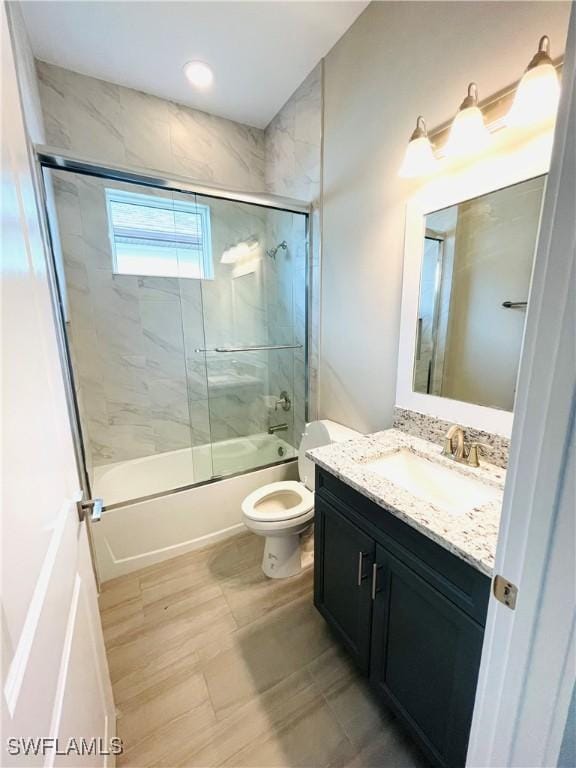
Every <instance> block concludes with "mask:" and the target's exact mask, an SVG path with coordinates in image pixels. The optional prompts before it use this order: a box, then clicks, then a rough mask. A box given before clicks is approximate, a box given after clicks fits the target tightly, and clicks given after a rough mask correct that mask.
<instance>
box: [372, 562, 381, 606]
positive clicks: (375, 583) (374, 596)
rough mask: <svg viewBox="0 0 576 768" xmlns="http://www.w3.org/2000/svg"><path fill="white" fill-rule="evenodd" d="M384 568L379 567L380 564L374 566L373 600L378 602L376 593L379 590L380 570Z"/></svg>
mask: <svg viewBox="0 0 576 768" xmlns="http://www.w3.org/2000/svg"><path fill="white" fill-rule="evenodd" d="M381 567H382V566H381V565H378V563H373V564H372V600H376V592H377V591H378V590H377V582H378V571H379V570H380V568H381Z"/></svg>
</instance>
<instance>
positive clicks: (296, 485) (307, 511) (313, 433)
mask: <svg viewBox="0 0 576 768" xmlns="http://www.w3.org/2000/svg"><path fill="white" fill-rule="evenodd" d="M356 437H360V433H359V432H356V431H355V430H353V429H349V428H348V427H344V426H342V424H337V423H336V422H334V421H328V420H326V419H324V420H322V421H311V422H310V423H309V424H307V425H306V429H305V430H304V433H303V435H302V440H301V441H300V447H299V449H298V474H299V476H300V481H299V482H298V481H296V480H284V481H280V482H277V483H268V484H267V485H263V486H262V487H261V488H258V489H257V490H255V491H253V492H252V493H251V494H249V495H248V496H247V497H246V498H245V499H244V501H243V502H242V517H243V521H244V525H245V526H246V527H247V528H248V529H249V530H251V531H252V532H253V533H255V534H257V535H258V536H264V537H265V539H266V541H265V543H264V557H263V559H262V570H263V571H264V573H265V574H266V576H269V577H270V578H271V579H284V578H286V577H288V576H294V575H295V574H297V573H299V572H300V569H301V563H300V534H301V533H304V531H306V530H307V528H309V526H310V525H312V523H313V521H314V482H315V465H314V462H313V461H311V460H310V459H307V458H306V451H310V450H312V449H313V448H320V447H322V446H324V445H330V443H339V442H343V441H344V440H352V439H353V438H356Z"/></svg>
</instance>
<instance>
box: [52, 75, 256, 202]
mask: <svg viewBox="0 0 576 768" xmlns="http://www.w3.org/2000/svg"><path fill="white" fill-rule="evenodd" d="M37 73H38V81H39V86H40V98H41V101H42V110H43V113H44V123H45V127H46V141H47V143H48V144H50V145H52V146H55V147H60V148H62V149H68V150H71V151H73V152H77V153H78V154H80V155H83V156H85V157H89V158H91V159H94V160H97V161H99V162H102V163H110V164H122V165H129V166H130V165H131V166H139V167H141V168H149V169H153V170H155V171H161V172H163V173H165V174H166V175H170V174H172V175H174V174H177V175H180V176H188V177H190V178H192V179H194V180H196V181H201V182H205V183H210V184H222V185H223V186H226V187H232V188H237V189H239V190H245V191H251V192H262V191H264V188H265V187H264V131H262V130H261V129H259V128H252V127H250V126H248V125H242V124H240V123H236V122H233V121H231V120H225V119H223V118H220V117H216V116H214V115H209V114H207V113H206V112H200V111H198V110H195V109H191V108H190V107H186V106H184V105H182V104H176V103H174V102H171V101H167V100H165V99H160V98H157V97H155V96H150V95H149V94H145V93H142V92H141V91H135V90H133V89H131V88H125V87H123V86H120V85H115V84H113V83H109V82H106V81H105V80H98V79H96V78H94V77H88V76H86V75H80V74H78V73H76V72H71V71H70V70H67V69H63V68H62V67H57V66H54V65H53V64H47V63H46V62H43V61H38V62H37Z"/></svg>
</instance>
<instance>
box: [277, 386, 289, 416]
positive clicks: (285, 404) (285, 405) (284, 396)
mask: <svg viewBox="0 0 576 768" xmlns="http://www.w3.org/2000/svg"><path fill="white" fill-rule="evenodd" d="M279 405H280V406H282V410H283V411H289V410H290V408H291V407H292V401H291V400H290V397H289V395H288V392H287V391H286V390H285V389H283V390H282V392H280V400H276V405H275V406H274V410H275V411H277V410H278V406H279Z"/></svg>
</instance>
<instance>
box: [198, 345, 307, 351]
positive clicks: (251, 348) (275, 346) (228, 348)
mask: <svg viewBox="0 0 576 768" xmlns="http://www.w3.org/2000/svg"><path fill="white" fill-rule="evenodd" d="M267 349H302V344H262V345H258V346H254V347H214V349H204V348H201V349H195V350H194V352H255V351H261V350H267Z"/></svg>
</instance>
